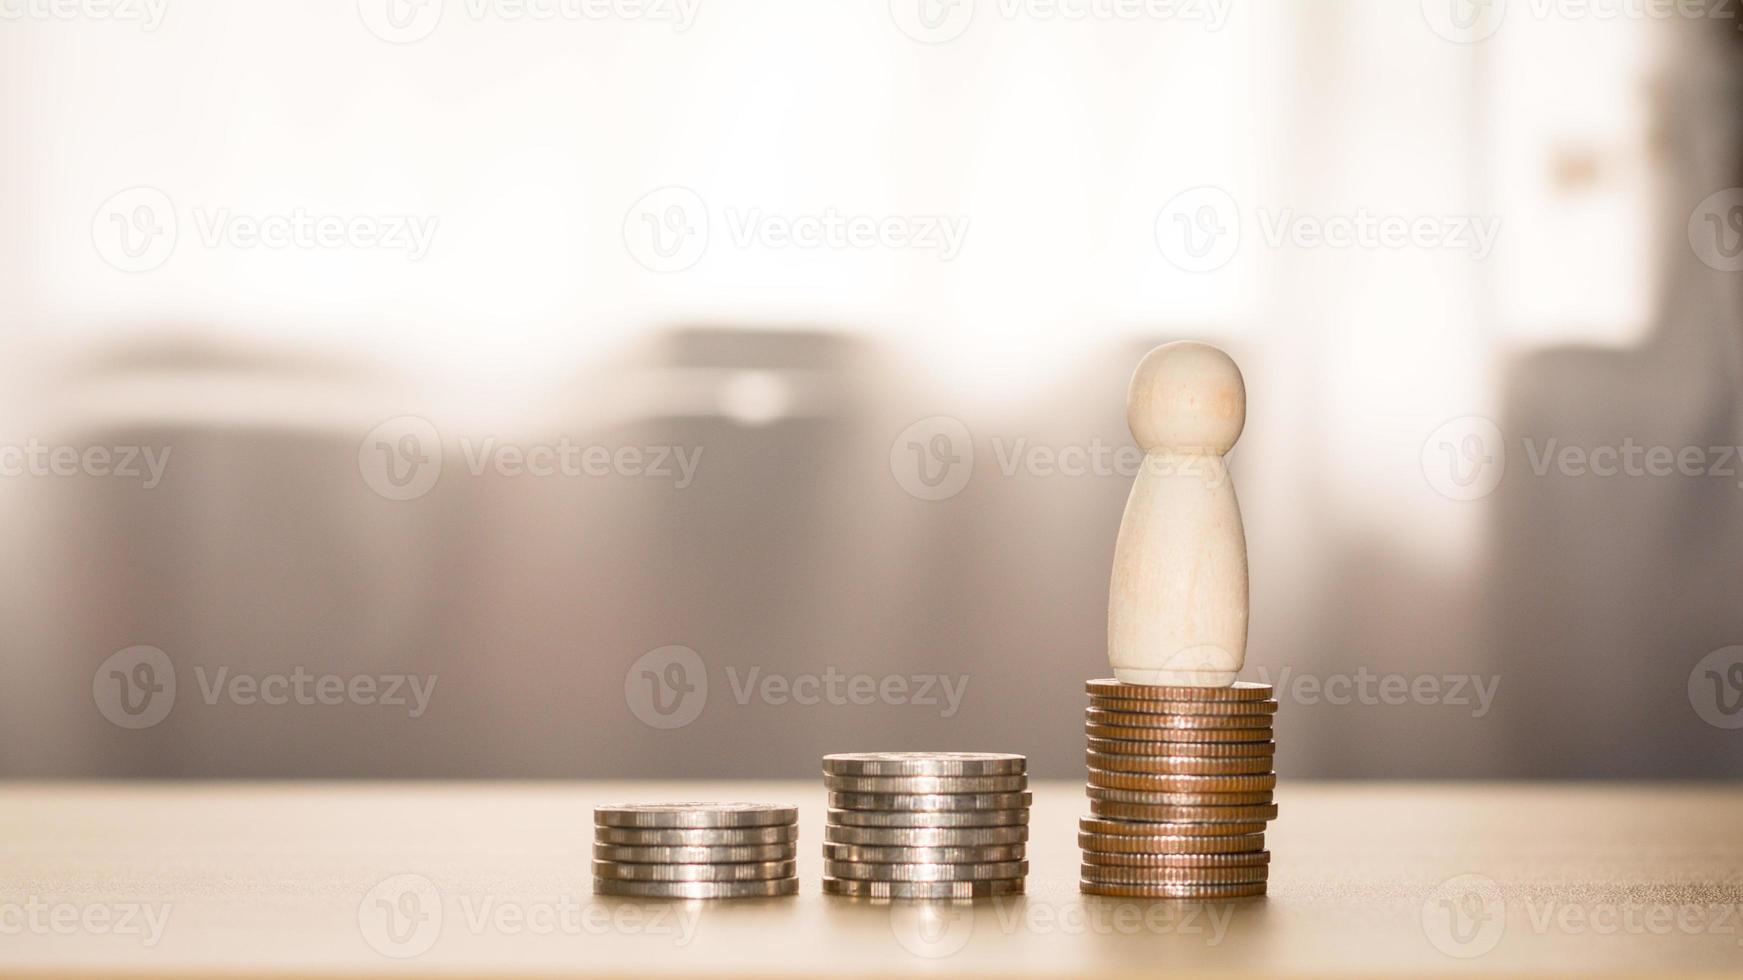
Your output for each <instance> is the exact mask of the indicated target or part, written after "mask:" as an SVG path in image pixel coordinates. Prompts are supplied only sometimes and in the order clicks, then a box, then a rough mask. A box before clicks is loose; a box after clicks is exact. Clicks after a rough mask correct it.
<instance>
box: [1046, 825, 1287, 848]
mask: <svg viewBox="0 0 1743 980" xmlns="http://www.w3.org/2000/svg"><path fill="white" fill-rule="evenodd" d="M1268 819H1270V818H1269V817H1254V818H1251V819H1247V820H1232V821H1219V822H1216V823H1203V822H1193V821H1186V820H1182V821H1170V820H1157V819H1149V820H1144V819H1138V820H1132V819H1126V818H1121V817H1078V818H1077V829H1078V831H1079V832H1080V833H1085V834H1106V835H1108V836H1110V837H1133V838H1145V837H1236V836H1241V837H1245V836H1250V835H1253V834H1263V833H1264V832H1265V821H1266V820H1268ZM1099 849H1100V850H1104V851H1109V850H1114V848H1111V847H1102V848H1099Z"/></svg>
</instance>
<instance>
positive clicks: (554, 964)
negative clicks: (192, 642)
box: [0, 779, 1743, 977]
mask: <svg viewBox="0 0 1743 980" xmlns="http://www.w3.org/2000/svg"><path fill="white" fill-rule="evenodd" d="M823 793H824V790H823V787H822V780H821V779H817V780H808V781H803V782H783V783H739V784H721V783H639V784H638V783H566V784H522V783H475V784H469V783H461V784H454V783H449V784H415V783H413V784H406V783H401V784H368V783H347V784H297V783H289V784H24V785H12V786H9V787H6V788H4V789H0V903H9V904H8V905H6V906H0V908H6V907H15V906H17V905H21V904H22V903H24V902H25V901H26V900H27V899H30V898H33V897H34V898H35V899H36V900H38V901H39V902H44V903H55V904H59V905H70V906H78V907H87V906H90V905H92V904H99V903H114V902H124V901H125V902H139V903H148V904H150V903H167V904H168V906H169V909H170V914H169V918H168V920H167V926H166V928H165V929H164V931H163V934H162V938H161V940H160V941H159V942H158V943H157V944H156V945H155V946H151V947H145V946H143V945H142V943H141V942H140V941H139V940H138V939H135V938H129V937H123V936H112V935H111V936H99V935H91V934H89V933H87V932H82V931H75V932H74V933H72V934H68V935H59V934H43V933H41V932H33V931H31V930H29V929H24V930H19V929H17V928H11V927H7V923H8V922H9V921H11V922H13V923H14V924H15V923H16V919H15V918H14V919H13V920H8V919H7V918H6V917H5V916H4V915H0V972H6V973H10V974H15V975H30V974H37V973H41V974H57V975H79V974H88V975H109V974H114V973H127V974H137V975H155V976H165V977H169V976H178V977H180V976H201V975H264V974H281V975H284V974H299V975H316V976H362V975H379V974H393V973H404V972H415V973H430V972H445V973H463V974H470V975H496V976H534V975H557V974H563V975H595V976H629V975H638V976H681V975H707V976H770V975H787V976H796V975H863V976H869V975H887V974H891V973H897V972H902V973H907V972H913V971H931V972H937V973H948V974H950V975H953V976H977V975H979V976H1067V975H1072V976H1096V977H1116V976H1126V975H1134V976H1135V975H1140V974H1149V975H1154V974H1156V973H1162V972H1165V973H1168V974H1171V975H1178V976H1184V975H1219V976H1234V975H1260V974H1284V975H1293V976H1309V975H1313V976H1332V975H1337V976H1349V975H1370V976H1406V975H1409V976H1422V975H1441V974H1454V973H1460V974H1465V973H1470V972H1473V971H1475V972H1483V973H1507V974H1532V973H1538V974H1551V973H1553V974H1563V975H1565V974H1569V973H1586V974H1637V973H1640V972H1643V971H1651V972H1655V973H1656V972H1662V973H1672V974H1685V975H1693V974H1715V973H1721V972H1730V973H1733V974H1735V973H1736V972H1737V971H1739V970H1743V944H1740V943H1743V922H1739V921H1738V915H1739V903H1743V884H1740V883H1739V881H1740V878H1739V875H1740V874H1743V832H1739V828H1740V827H1743V789H1740V788H1737V787H1716V788H1701V787H1687V786H1665V785H1653V786H1638V785H1636V786H1598V785H1554V786H1533V785H1499V784H1460V785H1445V784H1360V785H1358V784H1308V785H1294V784H1291V783H1290V781H1289V780H1287V779H1286V780H1284V783H1283V785H1282V786H1280V787H1279V788H1278V791H1277V796H1278V800H1279V802H1280V804H1281V809H1282V815H1281V817H1280V819H1279V820H1278V821H1277V822H1276V823H1275V824H1273V825H1272V827H1271V828H1270V831H1269V833H1268V835H1267V846H1268V847H1269V848H1270V850H1271V852H1272V854H1273V861H1272V864H1271V885H1270V895H1269V897H1267V898H1264V899H1260V900H1251V901H1241V902H1232V903H1213V904H1211V905H1208V906H1192V905H1187V904H1180V903H1154V904H1152V903H1143V902H1138V903H1128V902H1120V901H1115V900H1106V899H1090V898H1085V897H1083V896H1080V895H1079V894H1078V893H1077V890H1076V878H1077V869H1078V864H1079V854H1078V850H1077V845H1076V820H1077V817H1078V816H1079V815H1080V814H1082V813H1084V812H1085V811H1086V806H1085V802H1084V797H1083V788H1082V786H1081V784H1079V783H1040V784H1037V786H1036V787H1035V804H1034V814H1033V835H1032V839H1031V841H1030V845H1029V857H1030V861H1031V863H1032V866H1033V872H1032V873H1031V875H1030V877H1029V886H1030V893H1029V894H1028V895H1027V896H1025V897H1022V898H1017V899H1001V900H991V901H983V902H980V903H978V904H976V905H973V906H970V907H969V908H970V909H971V911H967V912H964V910H962V909H960V908H956V909H953V908H949V907H943V908H940V907H934V906H927V907H924V908H919V909H916V908H915V907H911V906H903V907H899V908H897V909H895V910H892V909H891V908H889V907H885V906H879V905H874V904H869V903H863V902H854V901H849V900H842V899H834V898H827V897H825V896H823V895H822V894H821V893H820V887H819V875H820V869H821V864H822V857H821V840H822V822H823V812H824V807H823ZM680 799H736V800H766V801H792V802H797V803H799V804H800V805H801V807H802V810H801V818H800V820H801V839H800V861H799V872H800V875H801V877H802V891H801V894H800V895H799V896H798V897H796V898H792V899H774V900H758V901H745V902H724V903H701V904H688V905H686V904H678V905H665V904H663V903H651V902H645V901H636V900H624V899H607V898H595V897H594V896H593V895H592V894H591V887H590V876H589V861H590V860H591V847H592V838H593V833H592V830H593V828H592V818H591V811H592V807H593V806H594V805H595V804H597V803H601V802H607V801H620V800H680ZM407 873H410V874H417V875H421V876H424V877H426V878H427V879H428V880H429V881H430V882H431V883H432V884H433V885H434V886H435V888H436V889H437V891H438V893H439V896H440V903H441V909H442V918H441V928H440V930H439V933H438V935H437V938H436V939H435V941H434V943H433V945H432V946H431V947H430V948H429V950H428V951H427V952H424V953H423V954H422V955H420V956H417V957H415V958H412V959H408V960H403V961H402V960H395V959H390V958H388V957H385V956H383V955H381V954H380V953H379V952H377V951H376V949H374V948H372V947H371V945H370V944H369V942H368V941H367V940H366V938H365V936H364V933H363V931H362V929H361V927H360V925H359V916H358V913H359V904H360V903H361V902H362V901H363V900H364V898H365V896H366V895H368V894H369V893H370V890H371V889H372V888H374V887H375V886H376V885H377V884H378V883H380V882H382V881H383V880H384V879H387V878H389V877H391V876H394V875H400V874H407ZM1463 875H1480V876H1483V880H1486V881H1490V882H1493V883H1494V885H1495V887H1496V888H1497V889H1498V890H1499V892H1500V894H1501V895H1502V896H1503V899H1504V913H1503V916H1502V919H1501V920H1500V921H1501V922H1502V923H1503V931H1502V933H1501V934H1500V935H1499V937H1498V939H1497V941H1496V942H1495V943H1494V944H1493V948H1492V949H1489V950H1487V951H1486V952H1483V953H1482V954H1481V955H1477V956H1474V957H1471V958H1469V959H1460V958H1457V957H1455V956H1452V955H1448V954H1447V953H1446V952H1443V951H1442V949H1440V948H1437V946H1436V945H1435V943H1434V942H1433V941H1432V940H1431V939H1430V937H1429V935H1428V934H1427V933H1426V932H1425V929H1424V908H1425V906H1431V907H1432V903H1434V902H1435V901H1436V900H1437V898H1438V897H1443V896H1442V895H1441V894H1440V893H1437V889H1438V888H1439V887H1440V886H1441V885H1442V883H1443V882H1445V881H1447V880H1448V879H1453V878H1456V877H1458V876H1463ZM565 903H567V905H568V906H571V907H573V908H574V910H575V912H574V916H575V920H574V921H575V922H576V923H577V926H576V927H575V928H573V929H570V930H567V931H565V930H564V929H562V928H561V927H556V926H553V929H552V931H551V932H550V933H549V934H545V935H538V934H534V933H533V932H532V931H531V930H532V928H533V926H532V925H530V923H532V922H534V921H535V920H536V919H537V918H538V917H539V916H540V915H541V914H543V913H542V912H541V910H548V911H551V912H553V913H554V912H556V911H557V910H559V909H561V908H563V907H564V906H565ZM1695 907H1699V908H1706V909H1712V910H1715V911H1714V912H1713V913H1712V914H1710V915H1709V917H1708V921H1707V923H1706V924H1705V925H1704V926H1701V927H1699V928H1692V927H1688V926H1687V925H1679V924H1677V923H1675V922H1674V921H1673V922H1671V923H1670V924H1668V925H1665V924H1663V923H1658V924H1654V916H1653V913H1652V910H1654V909H1665V910H1668V911H1669V913H1670V914H1671V915H1675V914H1676V911H1677V910H1679V909H1686V908H1695ZM1630 909H1638V910H1640V911H1639V912H1638V913H1635V914H1633V919H1634V921H1635V922H1637V924H1638V926H1637V927H1635V926H1630V925H1629V917H1630V912H1629V910H1630ZM1723 909H1728V910H1729V912H1728V916H1729V918H1728V919H1726V920H1724V921H1719V919H1718V916H1719V914H1721V913H1719V912H1718V911H1716V910H1723ZM504 910H508V911H504ZM661 910H664V911H661ZM517 915H518V916H521V918H517ZM921 915H925V916H928V917H937V918H936V921H932V920H931V919H928V921H927V923H921V922H920V921H919V920H918V919H917V918H916V917H917V916H921ZM682 916H687V917H688V918H687V919H683V920H681V918H680V917H682ZM964 916H966V918H964ZM662 917H663V918H662ZM964 922H966V923H967V925H966V927H965V926H964V925H963V923H964ZM921 924H929V925H931V926H933V927H934V929H933V931H932V932H931V933H927V935H932V936H935V937H936V936H942V937H943V938H942V939H940V940H939V941H938V942H937V943H934V944H931V945H928V944H927V943H926V942H925V941H924V940H916V936H917V935H919V933H917V931H916V930H917V929H919V927H920V925H921ZM964 928H966V929H967V931H966V932H962V931H960V930H963V929H964ZM939 930H942V931H941V932H940V931H939ZM958 940H960V943H961V944H960V948H955V944H956V943H957V942H958ZM905 941H906V942H905ZM916 942H919V949H920V950H921V951H922V952H923V953H936V952H945V953H947V954H948V955H943V956H927V955H920V954H918V953H916V952H914V951H913V950H912V948H911V947H912V946H913V945H914V944H915V943H916ZM1480 944H1481V943H1480V942H1479V945H1480ZM1458 951H1461V952H1463V951H1468V950H1458Z"/></svg>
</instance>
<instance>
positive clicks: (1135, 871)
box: [1079, 864, 1271, 885]
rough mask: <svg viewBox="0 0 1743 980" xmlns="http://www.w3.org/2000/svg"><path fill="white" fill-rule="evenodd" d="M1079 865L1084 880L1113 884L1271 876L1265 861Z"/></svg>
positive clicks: (1243, 881)
mask: <svg viewBox="0 0 1743 980" xmlns="http://www.w3.org/2000/svg"><path fill="white" fill-rule="evenodd" d="M1079 867H1080V868H1081V869H1082V872H1081V873H1082V875H1083V880H1084V881H1093V882H1097V883H1100V884H1109V885H1171V884H1182V885H1250V884H1253V883H1255V882H1260V881H1266V880H1268V879H1269V878H1270V877H1271V869H1270V868H1269V867H1267V866H1265V865H1263V864H1259V865H1253V866H1251V867H1245V868H1168V867H1147V868H1130V867H1121V866H1119V865H1112V864H1083V865H1079Z"/></svg>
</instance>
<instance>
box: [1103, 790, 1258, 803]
mask: <svg viewBox="0 0 1743 980" xmlns="http://www.w3.org/2000/svg"><path fill="white" fill-rule="evenodd" d="M1084 792H1085V793H1087V794H1089V798H1090V799H1092V800H1101V801H1103V802H1108V803H1146V804H1149V805H1151V806H1253V805H1255V804H1259V803H1270V802H1272V800H1273V797H1272V795H1271V791H1270V790H1268V789H1267V790H1254V791H1252V792H1249V793H1169V792H1165V791H1160V790H1150V789H1110V788H1108V787H1106V786H1085V787H1084Z"/></svg>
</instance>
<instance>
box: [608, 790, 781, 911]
mask: <svg viewBox="0 0 1743 980" xmlns="http://www.w3.org/2000/svg"><path fill="white" fill-rule="evenodd" d="M798 820H799V808H798V807H796V806H788V805H784V804H774V803H624V804H611V805H606V806H601V807H596V808H594V810H593V891H594V894H597V895H628V896H635V897H638V898H763V897H769V896H774V895H793V894H797V893H798V891H799V879H798V876H797V874H796V872H795V865H794V859H795V857H796V856H797V853H798V847H799V844H798V841H799V825H798Z"/></svg>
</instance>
